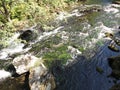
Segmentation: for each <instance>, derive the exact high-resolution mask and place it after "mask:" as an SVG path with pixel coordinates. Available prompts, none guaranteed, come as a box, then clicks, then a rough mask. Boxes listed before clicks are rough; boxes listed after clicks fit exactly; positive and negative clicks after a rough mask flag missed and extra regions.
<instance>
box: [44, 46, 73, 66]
mask: <svg viewBox="0 0 120 90" xmlns="http://www.w3.org/2000/svg"><path fill="white" fill-rule="evenodd" d="M70 58H71V56H70V55H69V54H68V53H67V46H66V45H64V46H61V47H58V48H55V50H54V51H52V52H48V53H46V54H45V55H44V56H43V59H44V60H45V65H46V66H47V67H51V65H52V62H53V61H54V60H60V61H61V63H62V64H65V63H66V62H67V60H68V59H70Z"/></svg>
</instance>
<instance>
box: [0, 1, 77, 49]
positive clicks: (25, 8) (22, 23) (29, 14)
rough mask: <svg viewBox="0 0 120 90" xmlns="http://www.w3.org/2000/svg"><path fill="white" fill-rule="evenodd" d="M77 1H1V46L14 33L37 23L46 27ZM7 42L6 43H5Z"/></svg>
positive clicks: (5, 43) (4, 44) (5, 44)
mask: <svg viewBox="0 0 120 90" xmlns="http://www.w3.org/2000/svg"><path fill="white" fill-rule="evenodd" d="M76 1H77V0H0V29H1V30H0V40H1V42H0V46H3V47H5V46H7V44H8V42H7V41H9V40H8V38H9V37H11V36H12V33H13V32H15V31H17V30H21V29H23V28H25V27H30V26H32V25H34V24H35V23H40V24H41V25H45V24H47V23H49V22H50V21H51V20H52V19H53V18H54V17H55V16H56V15H57V14H58V13H59V12H60V11H63V10H64V9H65V8H67V7H70V6H72V4H75V3H76ZM4 41H5V42H4Z"/></svg>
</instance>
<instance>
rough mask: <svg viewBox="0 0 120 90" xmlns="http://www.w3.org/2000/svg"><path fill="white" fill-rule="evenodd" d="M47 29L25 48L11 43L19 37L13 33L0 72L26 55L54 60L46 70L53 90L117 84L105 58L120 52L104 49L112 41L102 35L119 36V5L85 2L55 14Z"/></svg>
mask: <svg viewBox="0 0 120 90" xmlns="http://www.w3.org/2000/svg"><path fill="white" fill-rule="evenodd" d="M51 25H52V26H53V27H54V28H52V30H48V31H47V30H46V31H45V32H40V33H39V34H38V37H37V38H36V39H35V40H32V41H30V42H29V44H28V45H27V46H26V45H25V44H24V43H21V42H19V41H17V42H14V41H15V40H16V38H18V37H19V35H20V33H19V32H17V33H15V35H14V36H13V37H12V38H11V40H10V41H9V43H10V45H9V46H8V47H7V48H4V49H2V50H1V51H0V60H1V62H0V64H1V65H0V68H1V69H2V68H3V67H4V64H2V62H4V61H5V62H7V61H8V62H9V60H11V59H13V58H15V57H16V56H17V55H25V54H29V53H30V55H31V54H32V55H34V56H36V57H39V58H44V59H46V60H47V59H49V58H50V60H53V59H55V62H54V61H53V62H52V61H48V63H50V64H51V63H52V64H55V65H53V67H50V72H52V74H53V76H54V78H55V81H56V88H55V90H110V88H111V87H112V86H114V85H116V84H119V82H120V81H119V79H118V80H117V79H116V78H115V77H111V76H110V75H111V73H112V68H111V67H110V66H109V62H108V58H110V57H112V56H118V55H120V52H115V51H112V50H110V49H109V48H108V46H109V44H110V43H111V42H112V40H111V39H110V38H105V37H104V36H105V34H104V33H106V32H109V33H117V32H119V30H120V5H117V4H112V1H111V0H90V1H89V0H88V2H86V3H85V4H84V5H80V6H77V7H74V8H72V9H70V10H68V12H59V15H58V16H57V18H55V20H53V21H52V22H50V23H49V26H51ZM29 29H31V28H28V30H29ZM31 30H33V28H32V29H31ZM25 46H26V47H25ZM61 47H62V48H61ZM116 47H117V48H118V49H119V50H120V47H119V46H116ZM66 53H67V54H66ZM50 55H51V56H50ZM59 61H60V63H59ZM61 63H62V65H61ZM45 64H46V63H45ZM48 67H49V64H48ZM0 73H2V71H1V72H0ZM8 76H10V75H9V73H8ZM3 77H4V76H2V78H3ZM5 77H7V75H6V76H5ZM36 90H37V89H36ZM111 90H120V88H117V89H111Z"/></svg>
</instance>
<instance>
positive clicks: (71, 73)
mask: <svg viewBox="0 0 120 90" xmlns="http://www.w3.org/2000/svg"><path fill="white" fill-rule="evenodd" d="M88 1H89V0H88ZM90 1H92V0H90ZM95 1H96V2H97V4H99V5H101V6H102V7H103V10H104V11H103V12H101V13H97V15H95V16H94V14H90V15H89V18H88V20H89V21H88V22H87V26H88V24H89V25H90V26H89V27H85V28H87V30H89V31H91V30H90V29H92V30H99V31H101V32H110V31H113V32H116V31H119V29H118V27H119V25H120V19H119V17H120V5H115V4H111V1H110V0H93V2H88V3H90V4H91V3H94V4H95ZM84 25H85V24H84ZM82 29H84V28H82ZM94 34H95V33H94ZM89 35H90V34H89ZM99 36H101V34H100V32H99V34H98V37H99ZM97 39H98V38H97ZM76 40H78V38H76ZM84 41H85V40H84ZM81 42H82V41H81ZM106 42H107V43H105V44H104V45H103V46H101V47H100V48H98V49H96V50H95V54H94V56H93V57H91V58H89V59H87V57H86V56H87V53H86V55H83V56H78V57H77V58H75V60H76V61H74V63H72V64H70V65H68V66H66V67H65V69H62V68H60V67H57V68H54V69H53V72H55V74H54V75H55V77H56V80H58V81H60V82H58V86H57V88H56V90H109V89H110V88H111V87H112V86H113V85H114V84H115V82H114V80H115V79H114V78H111V77H108V76H109V75H110V74H111V72H112V69H111V68H110V67H109V64H108V60H107V59H108V58H109V57H111V56H117V55H119V54H120V53H119V52H114V51H111V50H109V49H108V44H109V43H110V41H109V40H108V41H106ZM88 46H89V45H88ZM118 48H119V47H118ZM119 49H120V48H119ZM88 53H93V52H89V50H88ZM98 68H100V70H101V72H100V71H99V70H97V69H98ZM60 71H61V72H60ZM116 82H117V83H118V82H119V81H116ZM113 90H120V88H116V89H113Z"/></svg>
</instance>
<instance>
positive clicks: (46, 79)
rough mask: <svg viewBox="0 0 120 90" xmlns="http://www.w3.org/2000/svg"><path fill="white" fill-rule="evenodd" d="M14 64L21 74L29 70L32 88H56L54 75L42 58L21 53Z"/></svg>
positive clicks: (31, 89) (35, 89) (46, 89)
mask: <svg viewBox="0 0 120 90" xmlns="http://www.w3.org/2000/svg"><path fill="white" fill-rule="evenodd" d="M12 64H13V65H14V66H15V69H16V73H17V74H19V75H21V74H23V73H25V72H28V71H29V73H30V74H29V85H30V90H53V89H54V88H55V81H54V77H53V76H52V74H50V73H48V70H47V68H46V67H45V66H44V64H43V61H42V59H41V58H37V57H35V56H33V55H30V54H26V55H21V56H18V57H16V58H15V59H14V60H13V62H12Z"/></svg>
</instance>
